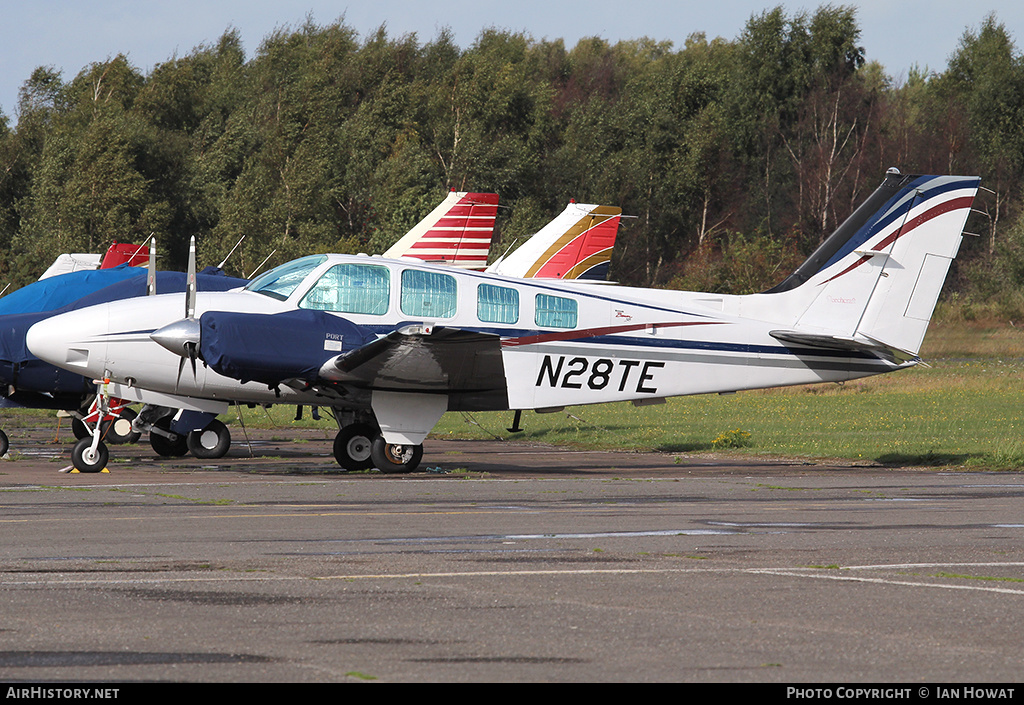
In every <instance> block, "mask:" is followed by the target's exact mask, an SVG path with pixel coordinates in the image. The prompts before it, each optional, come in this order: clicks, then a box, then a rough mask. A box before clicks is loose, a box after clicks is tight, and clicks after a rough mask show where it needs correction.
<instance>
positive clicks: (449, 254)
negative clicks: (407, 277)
mask: <svg viewBox="0 0 1024 705" xmlns="http://www.w3.org/2000/svg"><path fill="white" fill-rule="evenodd" d="M497 214H498V194H496V193H462V192H456V191H452V192H451V193H449V194H448V197H447V198H445V199H444V201H442V202H441V204H440V205H439V206H437V208H435V209H434V210H432V211H431V212H430V215H428V216H427V217H426V218H424V219H423V220H421V221H420V222H419V223H417V224H416V225H415V226H414V227H413V229H412V230H410V231H409V232H408V233H406V234H405V235H404V236H403V237H402V239H400V240H399V241H398V242H396V243H395V244H394V245H392V246H391V248H390V249H388V251H387V252H385V253H384V256H385V257H416V258H417V259H421V260H424V261H425V262H444V263H448V264H452V265H455V266H456V267H461V268H463V269H483V268H484V267H486V266H487V252H488V250H490V248H491V237H492V236H493V234H494V221H495V218H496V217H497Z"/></svg>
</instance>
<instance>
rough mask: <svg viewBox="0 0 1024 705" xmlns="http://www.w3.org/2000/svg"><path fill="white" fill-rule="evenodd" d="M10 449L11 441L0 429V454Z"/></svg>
mask: <svg viewBox="0 0 1024 705" xmlns="http://www.w3.org/2000/svg"><path fill="white" fill-rule="evenodd" d="M10 449H11V442H10V440H8V438H7V434H6V433H4V432H3V431H0V455H7V451H9V450H10Z"/></svg>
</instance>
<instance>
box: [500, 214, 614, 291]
mask: <svg viewBox="0 0 1024 705" xmlns="http://www.w3.org/2000/svg"><path fill="white" fill-rule="evenodd" d="M621 217H622V209H621V208H615V207H612V206H597V205H587V204H582V203H575V202H573V203H570V204H569V205H568V206H567V207H566V209H565V210H564V211H562V213H561V214H560V215H559V216H558V217H556V218H555V219H554V220H552V221H551V222H550V223H548V224H547V225H545V226H544V227H543V228H541V229H540V230H539V231H538V232H537V233H536V234H535V235H534V236H533V237H531V238H530V239H529V240H527V241H526V242H525V243H523V244H522V245H521V246H520V247H519V249H517V250H516V251H515V252H513V253H512V254H510V255H509V256H507V257H504V258H502V259H501V260H500V261H498V262H495V263H494V264H493V265H491V266H490V267H488V269H487V271H488V272H492V273H494V274H503V275H505V276H509V277H521V278H530V277H537V278H555V279H596V280H601V279H604V278H606V277H607V276H608V266H609V264H610V262H611V257H612V249H613V248H614V246H615V238H616V235H617V234H618V229H619V221H620V220H621Z"/></svg>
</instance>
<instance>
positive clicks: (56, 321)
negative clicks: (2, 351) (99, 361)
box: [25, 316, 89, 369]
mask: <svg viewBox="0 0 1024 705" xmlns="http://www.w3.org/2000/svg"><path fill="white" fill-rule="evenodd" d="M73 339H74V338H73V332H72V331H71V330H69V328H68V321H66V320H64V317H63V316H54V317H53V318H47V319H46V320H43V321H39V322H38V323H36V324H34V325H33V326H32V327H31V328H29V329H28V333H26V334H25V344H26V345H27V346H28V349H29V351H30V352H31V353H32V354H33V355H35V356H36V357H38V358H39V359H40V360H44V361H45V362H49V363H50V364H51V365H57V366H58V367H65V368H81V369H85V368H86V367H87V366H88V364H89V350H88V349H87V348H85V347H76V346H74V345H73V344H71V343H70V341H71V340H73Z"/></svg>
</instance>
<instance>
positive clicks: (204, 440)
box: [186, 419, 231, 460]
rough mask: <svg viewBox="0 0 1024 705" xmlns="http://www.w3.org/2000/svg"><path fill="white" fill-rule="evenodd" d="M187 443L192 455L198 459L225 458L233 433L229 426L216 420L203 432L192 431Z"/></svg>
mask: <svg viewBox="0 0 1024 705" xmlns="http://www.w3.org/2000/svg"><path fill="white" fill-rule="evenodd" d="M186 443H187V444H188V449H189V450H190V451H191V452H192V455H194V456H195V457H197V458H202V459H204V460H206V459H216V458H223V457H224V456H225V455H226V454H227V452H228V449H229V448H230V447H231V432H230V431H228V427H227V426H225V425H224V424H223V423H221V422H220V421H218V420H217V419H214V420H213V421H211V422H210V423H209V424H207V425H206V428H204V429H203V430H202V431H190V432H189V434H188V436H187V437H186Z"/></svg>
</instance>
